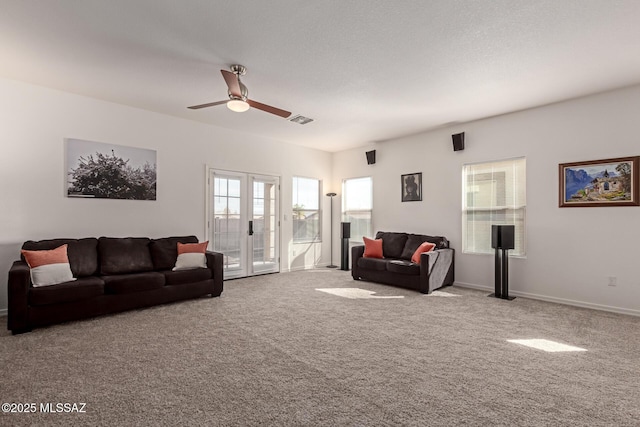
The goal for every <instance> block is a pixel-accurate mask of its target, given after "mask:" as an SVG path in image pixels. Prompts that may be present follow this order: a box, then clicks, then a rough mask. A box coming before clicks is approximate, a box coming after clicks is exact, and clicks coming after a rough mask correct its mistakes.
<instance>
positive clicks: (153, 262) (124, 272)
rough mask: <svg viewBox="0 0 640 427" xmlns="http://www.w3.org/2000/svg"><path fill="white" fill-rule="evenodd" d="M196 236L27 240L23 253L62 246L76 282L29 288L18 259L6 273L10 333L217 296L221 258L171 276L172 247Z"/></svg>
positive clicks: (210, 255)
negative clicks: (202, 266) (65, 248)
mask: <svg viewBox="0 0 640 427" xmlns="http://www.w3.org/2000/svg"><path fill="white" fill-rule="evenodd" d="M178 242H180V243H197V242H198V239H197V238H196V237H195V236H183V237H166V238H162V239H149V238H146V237H127V238H111V237H100V238H99V239H96V238H85V239H53V240H41V241H37V242H36V241H27V242H25V243H24V244H23V246H22V249H26V250H50V249H54V248H57V247H59V246H61V245H64V244H67V245H68V246H67V253H68V257H69V264H70V267H71V271H72V273H73V276H74V278H76V280H74V281H71V282H66V283H60V284H56V285H50V286H41V287H33V286H32V283H31V277H30V270H29V266H28V265H27V263H26V262H25V261H24V258H22V259H21V260H20V261H16V262H14V263H13V266H12V267H11V269H10V270H9V282H8V297H9V317H8V324H7V327H8V329H9V330H11V331H12V333H13V334H18V333H22V332H28V331H30V330H31V329H32V328H36V327H40V326H45V325H51V324H54V323H60V322H66V321H70V320H77V319H83V318H87V317H93V316H100V315H104V314H108V313H115V312H119V311H124V310H130V309H133V308H141V307H148V306H152V305H157V304H164V303H168V302H173V301H179V300H184V299H189V298H196V297H201V296H205V295H208V296H211V297H216V296H219V295H220V294H221V293H222V286H223V277H222V274H223V273H222V254H221V253H217V252H207V253H206V259H207V268H196V269H190V270H180V271H172V268H173V267H174V265H175V263H176V259H177V257H178V250H177V244H178Z"/></svg>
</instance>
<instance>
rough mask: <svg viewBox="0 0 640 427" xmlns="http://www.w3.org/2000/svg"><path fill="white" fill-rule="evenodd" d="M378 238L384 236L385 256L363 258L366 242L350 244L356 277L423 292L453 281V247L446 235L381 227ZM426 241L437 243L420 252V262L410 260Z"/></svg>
mask: <svg viewBox="0 0 640 427" xmlns="http://www.w3.org/2000/svg"><path fill="white" fill-rule="evenodd" d="M376 239H382V254H383V256H384V258H383V259H380V258H364V256H363V255H364V245H363V246H354V247H352V248H351V259H352V267H351V275H352V276H353V278H354V280H361V279H362V280H369V281H372V282H379V283H384V284H387V285H394V286H400V287H403V288H408V289H413V290H416V291H419V292H422V293H423V294H430V293H431V292H432V291H433V290H434V289H438V288H440V287H442V286H447V285H452V284H453V281H454V250H453V249H451V248H450V247H449V241H448V240H447V239H446V238H444V237H442V236H427V235H422V234H408V233H395V232H384V231H378V233H376ZM424 242H431V243H434V244H435V245H436V247H435V248H434V250H433V251H431V252H425V253H422V254H421V255H420V264H416V263H413V262H411V257H412V255H413V254H414V252H415V251H416V249H418V246H420V245H421V244H422V243H424Z"/></svg>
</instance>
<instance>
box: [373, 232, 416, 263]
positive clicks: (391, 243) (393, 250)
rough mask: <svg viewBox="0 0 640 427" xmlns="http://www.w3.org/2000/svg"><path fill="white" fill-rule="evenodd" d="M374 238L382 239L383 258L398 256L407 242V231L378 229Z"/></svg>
mask: <svg viewBox="0 0 640 427" xmlns="http://www.w3.org/2000/svg"><path fill="white" fill-rule="evenodd" d="M376 239H382V253H383V255H384V257H385V258H400V257H401V255H402V250H403V249H404V246H405V244H406V243H407V233H389V232H385V231H378V232H377V233H376ZM412 255H413V254H412ZM409 258H411V257H409Z"/></svg>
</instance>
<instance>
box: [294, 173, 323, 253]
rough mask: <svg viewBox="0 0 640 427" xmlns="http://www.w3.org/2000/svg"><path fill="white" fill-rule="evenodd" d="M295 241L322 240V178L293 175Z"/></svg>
mask: <svg viewBox="0 0 640 427" xmlns="http://www.w3.org/2000/svg"><path fill="white" fill-rule="evenodd" d="M292 201H293V218H292V219H293V220H292V221H291V222H292V225H293V241H294V242H296V243H302V242H315V241H320V222H321V221H320V180H317V179H314V178H301V177H297V176H294V177H293V194H292Z"/></svg>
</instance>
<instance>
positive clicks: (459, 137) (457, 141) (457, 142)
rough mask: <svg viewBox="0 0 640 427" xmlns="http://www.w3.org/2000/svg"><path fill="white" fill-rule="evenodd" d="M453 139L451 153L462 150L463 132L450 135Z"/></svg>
mask: <svg viewBox="0 0 640 427" xmlns="http://www.w3.org/2000/svg"><path fill="white" fill-rule="evenodd" d="M451 139H453V151H462V150H464V132H462V133H456V134H453V135H451Z"/></svg>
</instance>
